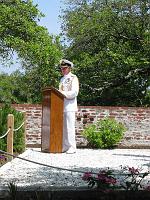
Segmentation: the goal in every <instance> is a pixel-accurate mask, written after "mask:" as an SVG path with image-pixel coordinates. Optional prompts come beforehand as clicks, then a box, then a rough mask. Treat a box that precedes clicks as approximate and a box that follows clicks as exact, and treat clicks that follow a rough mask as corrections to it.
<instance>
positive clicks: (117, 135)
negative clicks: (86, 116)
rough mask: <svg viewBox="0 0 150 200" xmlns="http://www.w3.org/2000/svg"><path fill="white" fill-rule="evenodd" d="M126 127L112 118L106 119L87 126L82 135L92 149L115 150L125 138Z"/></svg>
mask: <svg viewBox="0 0 150 200" xmlns="http://www.w3.org/2000/svg"><path fill="white" fill-rule="evenodd" d="M125 131H126V128H125V126H124V125H123V124H122V123H120V122H117V121H116V120H115V119H112V118H104V119H102V120H99V121H97V122H96V123H94V124H92V125H89V126H87V127H86V128H85V129H84V130H83V132H82V134H83V135H84V136H85V138H86V139H87V141H88V144H89V146H90V147H92V148H103V149H105V148H113V147H115V145H116V144H117V143H118V142H119V141H120V140H121V139H122V138H123V134H124V132H125Z"/></svg>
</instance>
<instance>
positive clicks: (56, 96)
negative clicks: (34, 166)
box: [41, 87, 65, 153]
mask: <svg viewBox="0 0 150 200" xmlns="http://www.w3.org/2000/svg"><path fill="white" fill-rule="evenodd" d="M64 98H65V96H64V95H63V94H62V93H61V92H59V91H58V90H57V89H55V88H53V87H50V88H45V89H44V90H43V101H42V129H41V151H43V152H49V153H61V152H62V143H63V110H64Z"/></svg>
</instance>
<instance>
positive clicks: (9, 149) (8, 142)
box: [7, 114, 14, 161]
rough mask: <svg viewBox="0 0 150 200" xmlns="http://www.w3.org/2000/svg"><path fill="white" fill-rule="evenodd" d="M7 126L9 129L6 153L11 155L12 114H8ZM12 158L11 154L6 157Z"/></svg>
mask: <svg viewBox="0 0 150 200" xmlns="http://www.w3.org/2000/svg"><path fill="white" fill-rule="evenodd" d="M7 128H8V129H10V131H9V133H8V135H7V153H10V154H12V155H13V132H14V115H13V114H8V119H7ZM12 159H13V157H12V156H9V157H8V160H9V161H11V160H12Z"/></svg>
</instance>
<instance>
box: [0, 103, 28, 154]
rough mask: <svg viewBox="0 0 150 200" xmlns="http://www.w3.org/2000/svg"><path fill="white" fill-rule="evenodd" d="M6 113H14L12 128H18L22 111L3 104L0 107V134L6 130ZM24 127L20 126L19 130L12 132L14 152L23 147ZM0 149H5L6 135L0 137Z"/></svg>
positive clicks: (18, 151)
mask: <svg viewBox="0 0 150 200" xmlns="http://www.w3.org/2000/svg"><path fill="white" fill-rule="evenodd" d="M8 114H13V115H14V129H16V128H18V127H19V126H20V125H21V124H22V122H23V120H24V116H23V113H21V112H19V111H16V110H15V109H14V108H12V107H11V106H10V105H4V106H3V107H1V109H0V136H2V135H4V134H5V133H6V132H7V118H8ZM24 132H25V131H24V127H21V128H20V129H19V130H17V131H15V132H14V143H13V149H14V152H17V153H21V152H23V151H24V149H25V141H24ZM0 149H1V150H3V151H6V149H7V137H4V138H2V139H0Z"/></svg>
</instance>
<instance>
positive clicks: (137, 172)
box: [129, 167, 139, 174]
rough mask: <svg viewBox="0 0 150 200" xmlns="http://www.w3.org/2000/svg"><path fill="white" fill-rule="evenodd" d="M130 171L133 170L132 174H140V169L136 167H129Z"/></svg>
mask: <svg viewBox="0 0 150 200" xmlns="http://www.w3.org/2000/svg"><path fill="white" fill-rule="evenodd" d="M129 172H131V174H139V170H138V169H135V168H134V167H129Z"/></svg>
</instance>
